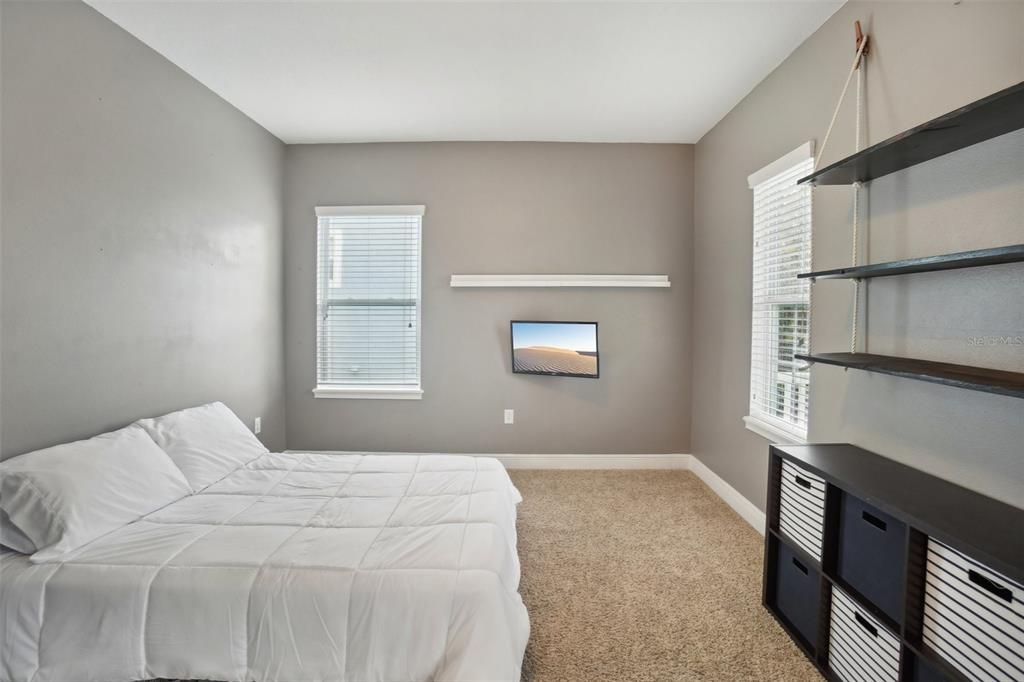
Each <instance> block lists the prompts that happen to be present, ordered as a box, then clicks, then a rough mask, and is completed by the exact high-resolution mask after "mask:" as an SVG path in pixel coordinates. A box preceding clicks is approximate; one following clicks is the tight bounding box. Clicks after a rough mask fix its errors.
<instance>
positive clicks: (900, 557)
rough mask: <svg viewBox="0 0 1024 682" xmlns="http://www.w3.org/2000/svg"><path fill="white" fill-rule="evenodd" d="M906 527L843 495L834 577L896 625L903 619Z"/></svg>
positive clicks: (861, 501) (861, 502) (883, 513)
mask: <svg viewBox="0 0 1024 682" xmlns="http://www.w3.org/2000/svg"><path fill="white" fill-rule="evenodd" d="M906 535H907V527H906V525H905V524H904V523H902V522H900V521H897V520H896V519H894V518H893V517H891V516H889V515H888V514H886V513H885V512H882V511H880V510H878V509H876V508H875V507H872V506H871V505H870V504H868V503H866V502H864V501H863V500H860V499H858V498H856V497H854V496H853V495H850V494H849V493H845V492H844V493H843V496H842V504H841V506H840V512H839V547H838V552H837V556H836V575H837V576H838V577H839V578H840V579H841V580H842V581H843V582H845V583H846V584H847V585H849V586H850V587H851V588H853V589H854V590H856V591H857V592H859V593H860V595H861V596H862V597H864V598H865V599H866V600H867V601H869V602H871V603H872V604H874V605H875V606H877V607H878V608H880V609H881V610H882V611H883V612H884V613H885V614H886V615H888V616H889V617H891V618H892V619H893V620H894V621H896V622H897V623H901V622H902V620H903V592H904V582H905V567H906V551H907V550H906Z"/></svg>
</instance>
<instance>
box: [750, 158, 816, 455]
mask: <svg viewBox="0 0 1024 682" xmlns="http://www.w3.org/2000/svg"><path fill="white" fill-rule="evenodd" d="M813 159H814V143H813V142H812V141H811V142H806V143H804V144H802V145H800V146H799V147H797V148H796V149H794V150H793V151H791V152H789V153H788V154H786V155H784V156H782V157H781V158H780V159H777V160H776V161H773V162H772V163H770V164H768V165H767V166H765V167H764V168H762V169H761V170H759V171H757V172H755V173H752V174H751V175H750V176H749V177H748V178H747V183H748V185H749V187H750V189H751V190H752V191H753V190H754V189H755V188H756V187H757V186H758V185H761V184H762V183H764V182H766V181H769V180H772V179H774V178H776V177H777V176H778V175H781V174H782V173H786V172H788V171H792V170H793V169H795V168H796V167H797V166H799V165H801V164H806V163H807V162H808V160H810V161H812V162H813ZM807 191H808V192H810V191H811V190H810V188H808V190H807ZM752 218H753V215H752ZM808 222H809V223H810V224H809V226H808V233H809V234H808V241H807V247H806V249H807V258H808V260H809V259H810V256H811V253H812V251H813V240H814V201H813V195H812V197H811V199H810V216H809V221H808ZM755 230H756V225H755V224H754V223H753V220H752V222H751V234H752V236H753V235H754V234H755ZM755 257H756V252H754V251H752V252H751V286H750V292H751V309H750V321H751V328H750V356H749V360H750V373H749V374H750V378H749V383H748V385H747V414H746V415H745V416H744V417H743V424H744V426H745V427H746V428H747V429H748V430H749V431H752V432H754V433H756V434H758V435H759V436H762V437H763V438H766V439H767V440H769V441H771V442H773V443H786V444H791V443H806V442H807V434H808V431H809V430H810V394H811V380H810V374H809V372H808V377H807V382H806V384H804V390H805V391H806V394H807V418H806V420H805V421H806V423H805V424H804V428H803V429H801V428H800V426H799V425H798V424H793V423H792V422H789V421H786V420H784V419H779V418H777V417H774V416H772V415H769V414H765V413H764V412H763V410H761V409H759V407H760V406H759V405H757V404H756V402H755V400H754V398H753V394H754V388H755V387H754V379H755V377H754V364H755V361H756V360H757V359H758V356H756V355H755V351H754V342H755V320H754V315H755V312H756V310H755V305H756V303H755V295H756V292H755V286H756V283H757V281H758V278H757V273H756V271H755V267H756V265H755V262H754V258H755ZM809 287H810V284H809V283H808V290H807V297H806V303H807V332H806V334H807V336H806V339H807V341H806V346H807V350H808V352H809V350H810V339H811V314H812V312H813V311H812V305H811V292H810V288H809ZM779 305H792V303H791V302H789V303H786V302H780V303H779ZM769 338H774V339H776V345H778V342H777V338H778V335H777V334H776V335H774V336H771V337H769ZM794 350H795V349H794ZM770 360H771V353H770V352H768V353H765V354H764V356H763V357H762V358H761V361H762V365H763V367H764V368H765V372H767V371H770V370H768V368H769V367H770V366H771V362H770ZM766 379H767V374H764V375H762V376H761V380H762V383H763V384H764V386H768V385H769V382H767V381H766ZM784 406H787V405H785V401H784Z"/></svg>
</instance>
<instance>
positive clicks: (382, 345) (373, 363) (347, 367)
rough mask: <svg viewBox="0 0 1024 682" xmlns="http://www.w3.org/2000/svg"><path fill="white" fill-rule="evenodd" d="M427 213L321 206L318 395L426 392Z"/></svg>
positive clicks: (385, 395)
mask: <svg viewBox="0 0 1024 682" xmlns="http://www.w3.org/2000/svg"><path fill="white" fill-rule="evenodd" d="M423 212H424V208H423V206H319V207H317V209H316V215H317V259H316V263H317V266H316V277H317V286H316V299H317V316H316V388H315V389H314V390H313V394H314V395H315V396H316V397H318V398H412V399H416V398H419V397H421V396H422V394H423V391H422V390H421V388H420V322H421V319H420V242H421V234H422V223H423Z"/></svg>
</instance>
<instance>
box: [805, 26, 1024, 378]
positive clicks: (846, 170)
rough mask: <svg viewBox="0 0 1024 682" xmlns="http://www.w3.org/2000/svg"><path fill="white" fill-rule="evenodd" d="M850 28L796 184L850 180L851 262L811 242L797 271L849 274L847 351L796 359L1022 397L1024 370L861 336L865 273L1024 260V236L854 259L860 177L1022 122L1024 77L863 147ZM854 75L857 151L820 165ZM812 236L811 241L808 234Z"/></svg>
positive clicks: (863, 53) (860, 62) (859, 84)
mask: <svg viewBox="0 0 1024 682" xmlns="http://www.w3.org/2000/svg"><path fill="white" fill-rule="evenodd" d="M854 34H855V54H854V58H853V64H852V65H851V67H850V71H849V73H848V74H847V76H846V82H845V83H844V84H843V90H842V93H841V94H840V95H839V101H838V102H837V103H836V108H835V111H834V112H833V114H832V119H831V121H830V122H829V125H828V129H827V130H826V132H825V137H824V138H823V140H822V143H821V147H820V148H819V150H818V154H817V156H816V158H815V162H814V172H813V173H812V174H811V175H809V176H807V177H806V178H802V179H801V180H800V181H799V184H810V185H812V186H814V187H817V186H819V185H824V184H849V185H851V189H852V194H853V197H852V199H853V220H852V225H851V233H852V234H851V240H850V241H851V258H850V260H851V265H850V266H849V267H847V268H839V269H834V270H823V271H819V272H815V271H814V268H813V257H814V256H813V250H812V252H811V272H808V273H803V274H801V275H798V277H799V278H801V279H810V282H811V284H812V285H813V284H814V283H815V281H816V280H817V278H818V277H821V278H822V279H851V280H853V282H854V287H853V289H854V290H853V305H852V308H853V310H852V320H851V325H850V352H849V353H814V352H813V351H812V350H811V349H810V340H809V341H808V351H807V353H806V354H799V353H798V354H796V355H795V357H796V358H797V359H798V360H803V361H805V362H809V363H815V362H820V363H823V364H829V365H836V366H839V367H843V368H845V369H851V368H853V369H861V370H865V371H868V372H876V373H881V374H888V375H892V376H899V377H905V378H911V379H917V380H920V381H927V382H932V383H938V384H943V385H946V386H955V387H958V388H965V389H970V390H975V391H982V392H986V393H995V394H1000V395H1006V396H1012V397H1017V398H1024V373H1020V372H1008V371H1004V370H996V369H988V368H983V367H972V366H969V365H955V364H949V363H941V362H934V361H930V360H916V359H913V358H898V357H890V356H885V355H873V354H871V353H868V352H867V348H866V346H867V344H866V340H865V344H864V346H865V349H864V351H863V352H861V351H860V348H859V346H860V343H859V338H858V332H859V327H858V323H859V320H860V299H861V292H860V288H861V287H860V285H861V280H862V279H867V278H871V277H883V276H888V275H899V274H909V273H914V272H927V271H938V270H953V269H958V268H969V267H979V266H985V265H996V264H1003V263H1017V262H1024V244H1016V245H1010V246H1001V247H996V248H991V249H981V250H977V251H964V252H961V253H954V254H945V255H940V256H930V257H925V258H914V259H907V260H902V261H893V262H890V263H879V264H867V265H863V266H862V265H859V264H858V251H859V248H858V247H859V242H860V232H861V212H860V199H861V196H860V195H861V191H862V189H864V187H863V183H864V182H867V181H869V180H872V179H875V178H878V177H881V176H883V175H887V174H889V173H892V172H894V171H897V170H902V169H904V168H908V167H910V166H913V165H915V164H918V163H922V162H924V161H929V160H931V159H934V158H936V157H938V156H942V155H943V154H947V153H949V152H952V151H956V150H958V149H963V148H964V147H968V146H970V145H973V144H977V143H979V142H983V141H985V140H988V139H992V138H995V137H998V136H1000V135H1004V134H1006V133H1009V132H1013V131H1015V130H1019V129H1022V128H1024V83H1018V84H1017V85H1014V86H1011V87H1009V88H1006V89H1005V90H1002V91H1000V92H997V93H995V94H993V95H990V96H989V97H985V98H983V99H981V100H978V101H977V102H974V103H972V104H969V105H967V106H965V107H961V108H960V109H957V110H955V111H952V112H950V113H948V114H945V115H944V116H940V117H938V118H936V119H933V120H932V121H929V122H928V123H924V124H922V125H920V126H918V127H916V128H913V129H911V130H908V131H906V132H904V133H900V134H899V135H896V136H894V137H892V138H890V139H888V140H886V141H884V142H881V143H879V144H877V145H874V146H872V147H870V148H868V149H866V150H864V151H862V150H861V123H862V120H863V99H864V93H863V88H864V71H865V70H866V64H867V59H866V57H867V56H868V53H869V45H870V40H869V37H868V36H866V35H864V34H863V33H862V31H861V27H860V22H855V24H854ZM854 75H856V76H857V79H856V120H855V124H854V154H853V155H851V156H849V157H847V158H845V159H842V160H840V161H837V162H835V163H833V164H832V165H830V166H828V167H827V168H825V169H821V170H819V166H820V164H821V160H822V158H823V156H824V153H825V149H826V147H827V145H828V141H829V138H830V137H831V135H832V131H833V128H834V127H835V124H836V120H837V119H838V117H839V112H840V110H841V108H842V105H843V101H844V100H845V98H846V94H847V92H848V91H849V88H850V83H851V81H852V80H853V76H854ZM922 138H924V139H922ZM811 241H812V246H813V239H812V240H811ZM810 293H811V296H812V297H813V293H814V287H813V286H812V287H811V289H810ZM812 300H813V298H812Z"/></svg>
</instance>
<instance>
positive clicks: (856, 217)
mask: <svg viewBox="0 0 1024 682" xmlns="http://www.w3.org/2000/svg"><path fill="white" fill-rule="evenodd" d="M862 71H863V69H857V123H856V125H855V128H856V133H855V135H854V143H853V152H854V153H855V154H856V153H857V152H859V151H860V120H861V107H862V104H861V100H862V97H863V86H862V83H863V78H862V76H861V72H862ZM860 188H861V182H860V181H859V180H858V181H856V182H854V183H853V239H852V240H851V242H852V247H851V250H852V253H851V255H850V264H851V265H852V266H854V267H856V266H857V246H858V242H859V238H858V232H859V228H860ZM859 319H860V278H859V277H858V278H857V279H855V280H853V322H852V324H851V327H850V352H851V353H856V352H857V323H858V320H859Z"/></svg>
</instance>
